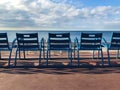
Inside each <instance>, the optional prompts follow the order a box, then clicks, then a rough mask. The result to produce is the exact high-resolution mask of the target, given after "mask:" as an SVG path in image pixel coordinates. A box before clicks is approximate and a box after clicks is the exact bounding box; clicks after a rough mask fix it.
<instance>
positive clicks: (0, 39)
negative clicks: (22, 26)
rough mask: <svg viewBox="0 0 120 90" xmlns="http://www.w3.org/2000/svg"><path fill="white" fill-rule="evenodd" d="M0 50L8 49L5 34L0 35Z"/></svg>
mask: <svg viewBox="0 0 120 90" xmlns="http://www.w3.org/2000/svg"><path fill="white" fill-rule="evenodd" d="M0 49H9V42H8V37H7V33H0Z"/></svg>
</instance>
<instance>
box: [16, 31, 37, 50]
mask: <svg viewBox="0 0 120 90" xmlns="http://www.w3.org/2000/svg"><path fill="white" fill-rule="evenodd" d="M16 37H17V41H18V48H21V49H27V48H28V49H29V48H39V41H38V33H25V34H24V33H16Z"/></svg>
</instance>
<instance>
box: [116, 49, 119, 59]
mask: <svg viewBox="0 0 120 90" xmlns="http://www.w3.org/2000/svg"><path fill="white" fill-rule="evenodd" d="M118 58H119V49H118V50H117V54H116V59H118Z"/></svg>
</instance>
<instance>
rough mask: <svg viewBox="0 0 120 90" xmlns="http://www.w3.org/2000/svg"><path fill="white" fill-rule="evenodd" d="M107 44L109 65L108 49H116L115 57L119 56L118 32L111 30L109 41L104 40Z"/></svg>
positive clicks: (119, 40) (119, 35)
mask: <svg viewBox="0 0 120 90" xmlns="http://www.w3.org/2000/svg"><path fill="white" fill-rule="evenodd" d="M106 44H107V45H106V46H107V53H108V62H109V65H111V62H110V53H109V52H110V50H117V54H116V58H118V57H119V50H120V32H113V34H112V38H111V42H110V43H108V42H107V41H106Z"/></svg>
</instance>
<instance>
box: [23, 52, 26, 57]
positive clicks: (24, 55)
mask: <svg viewBox="0 0 120 90" xmlns="http://www.w3.org/2000/svg"><path fill="white" fill-rule="evenodd" d="M23 54H24V59H25V58H26V57H25V50H24V51H23Z"/></svg>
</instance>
